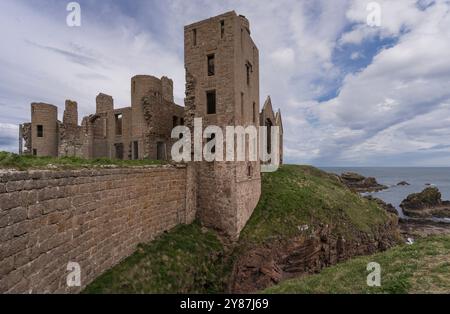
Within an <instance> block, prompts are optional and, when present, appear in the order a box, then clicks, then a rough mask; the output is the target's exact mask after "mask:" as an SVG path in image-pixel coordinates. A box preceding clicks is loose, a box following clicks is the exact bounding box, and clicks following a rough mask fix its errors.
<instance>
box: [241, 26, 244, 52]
mask: <svg viewBox="0 0 450 314" xmlns="http://www.w3.org/2000/svg"><path fill="white" fill-rule="evenodd" d="M243 49H244V30H243V29H242V28H241V50H243Z"/></svg>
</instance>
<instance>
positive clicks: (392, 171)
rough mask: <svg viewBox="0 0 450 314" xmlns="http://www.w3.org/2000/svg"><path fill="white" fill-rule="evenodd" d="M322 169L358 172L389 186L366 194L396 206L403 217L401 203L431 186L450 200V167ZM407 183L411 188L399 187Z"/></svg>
mask: <svg viewBox="0 0 450 314" xmlns="http://www.w3.org/2000/svg"><path fill="white" fill-rule="evenodd" d="M319 168H320V169H322V170H324V171H326V172H330V173H335V174H338V175H340V174H342V173H344V172H356V173H359V174H361V175H363V176H365V177H374V178H375V179H376V180H377V181H378V183H380V184H383V185H386V186H388V187H389V188H388V189H387V190H383V191H380V192H374V193H366V195H372V196H374V197H377V198H380V199H382V200H383V201H385V202H387V203H390V204H392V205H394V206H395V208H396V209H397V210H398V211H399V214H400V216H401V217H404V215H403V211H402V210H401V208H400V204H401V202H402V201H403V200H404V199H405V198H406V197H408V195H410V194H412V193H419V192H422V191H423V190H424V189H425V188H427V187H429V186H435V187H437V188H438V189H439V191H440V192H441V194H442V199H443V200H450V167H319ZM402 181H406V182H408V183H409V184H410V185H409V186H398V185H397V184H398V183H400V182H402Z"/></svg>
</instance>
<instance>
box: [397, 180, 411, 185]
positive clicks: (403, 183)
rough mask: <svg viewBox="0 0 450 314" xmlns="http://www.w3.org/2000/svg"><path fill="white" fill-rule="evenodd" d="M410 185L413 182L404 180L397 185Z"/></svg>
mask: <svg viewBox="0 0 450 314" xmlns="http://www.w3.org/2000/svg"><path fill="white" fill-rule="evenodd" d="M409 185H411V184H409V183H408V182H406V181H402V182H399V183H397V186H409Z"/></svg>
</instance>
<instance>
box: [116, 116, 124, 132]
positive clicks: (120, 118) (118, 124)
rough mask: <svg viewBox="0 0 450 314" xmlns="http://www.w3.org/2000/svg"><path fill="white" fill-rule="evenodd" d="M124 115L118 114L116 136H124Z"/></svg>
mask: <svg viewBox="0 0 450 314" xmlns="http://www.w3.org/2000/svg"><path fill="white" fill-rule="evenodd" d="M122 118H123V116H122V114H121V113H119V114H116V135H118V136H120V135H122Z"/></svg>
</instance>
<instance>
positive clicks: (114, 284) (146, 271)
mask: <svg viewBox="0 0 450 314" xmlns="http://www.w3.org/2000/svg"><path fill="white" fill-rule="evenodd" d="M222 259H223V247H222V244H221V243H220V241H219V240H218V239H217V237H216V236H215V235H214V234H213V233H211V232H209V231H206V230H202V228H201V227H200V226H199V225H198V224H197V223H194V224H192V225H190V226H179V227H178V228H176V229H174V230H173V231H172V232H169V233H167V234H164V235H162V236H161V237H159V238H157V239H156V240H155V241H153V242H151V243H149V244H145V245H144V244H143V245H140V246H139V248H138V250H137V251H136V253H134V254H133V255H132V256H130V257H128V258H127V259H125V260H124V261H123V262H122V263H121V264H119V265H117V266H116V267H114V268H113V269H111V270H109V271H108V272H106V273H105V274H103V275H102V276H100V277H99V278H97V279H96V280H95V281H94V282H93V283H92V284H91V285H89V286H88V287H87V288H86V289H85V291H84V293H218V292H221V291H223V290H224V282H223V281H222V278H223V277H224V276H223V274H224V272H225V269H224V268H223V267H224V266H223V265H224V263H223V262H222Z"/></svg>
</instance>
